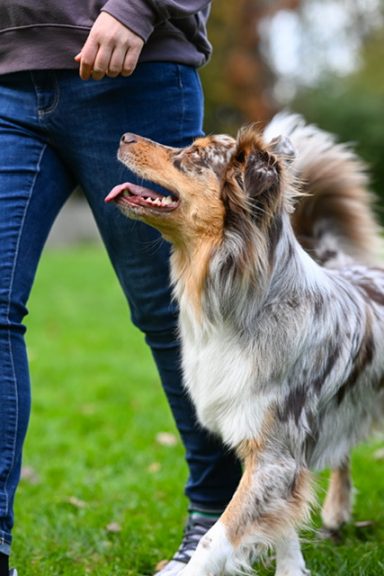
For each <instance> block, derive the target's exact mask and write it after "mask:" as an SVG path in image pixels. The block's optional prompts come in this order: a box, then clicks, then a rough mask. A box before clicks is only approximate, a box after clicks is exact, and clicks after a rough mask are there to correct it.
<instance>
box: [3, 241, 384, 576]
mask: <svg viewBox="0 0 384 576" xmlns="http://www.w3.org/2000/svg"><path fill="white" fill-rule="evenodd" d="M29 310H30V316H29V317H28V319H27V325H28V332H27V341H28V347H29V356H30V364H31V377H32V384H33V411H32V417H31V425H30V430H29V434H28V438H27V442H26V448H25V455H24V477H23V480H22V482H21V485H20V489H19V491H18V495H17V500H16V526H15V532H14V547H13V555H12V563H13V564H15V565H16V566H17V568H18V570H19V574H20V576H35V575H36V576H37V575H44V576H50V575H55V576H59V575H65V576H80V575H85V574H97V575H98V576H107V575H108V576H117V575H125V576H130V575H136V574H151V572H152V570H153V567H154V566H155V565H156V563H157V562H158V561H159V560H161V559H163V558H166V557H168V556H169V555H170V554H171V553H172V552H173V551H174V548H175V545H176V544H177V543H178V541H179V538H180V535H181V528H182V523H183V520H184V517H185V511H186V505H187V503H186V501H185V499H184V497H183V495H182V491H183V484H184V481H185V479H186V475H187V471H186V467H185V465H184V463H183V449H182V446H181V444H180V442H179V440H178V437H177V433H176V430H175V427H174V424H173V421H172V418H171V415H170V412H169V409H168V407H167V404H166V401H165V399H164V398H163V394H162V391H161V387H160V383H159V380H158V377H157V374H156V371H155V368H154V365H153V362H152V359H151V356H150V353H149V352H148V350H147V349H146V346H145V344H144V342H143V338H142V336H141V335H140V334H139V333H138V331H137V330H136V329H134V328H133V327H132V325H131V323H130V319H129V312H128V310H127V307H126V304H125V302H124V299H123V297H122V295H121V293H120V288H119V287H118V285H117V282H116V280H115V278H114V275H113V272H112V271H111V268H110V265H109V263H108V261H107V258H106V256H105V254H104V252H103V251H102V250H101V249H100V248H98V247H95V248H81V249H77V250H76V251H74V250H73V249H72V250H55V251H53V250H51V251H48V252H46V253H45V254H44V257H43V260H42V263H41V265H40V268H39V271H38V276H37V280H36V284H35V289H34V292H33V294H32V297H31V300H30V304H29ZM164 432H166V433H168V436H167V435H165V436H164V435H162V434H161V433H164ZM159 434H160V436H159ZM381 447H382V442H380V441H379V439H378V440H376V441H374V442H371V443H370V444H367V445H365V446H362V447H359V448H358V449H357V450H356V451H355V453H354V458H353V467H354V479H355V486H356V488H357V492H358V494H357V497H356V506H355V515H354V523H353V525H351V526H349V527H348V528H346V530H345V533H344V537H343V539H342V541H341V542H339V543H337V544H334V543H330V542H327V541H322V540H320V539H319V537H318V536H317V533H316V531H311V532H306V533H305V534H304V539H305V543H304V553H305V556H306V559H307V563H308V566H309V567H310V568H311V570H312V576H331V575H332V576H335V575H338V576H339V575H340V576H347V575H348V576H379V575H381V574H384V511H383V502H384V481H383V478H384V460H382V459H378V458H377V457H376V456H375V455H376V454H377V451H378V449H379V448H381ZM324 485H325V484H324V477H322V478H320V479H319V494H320V497H322V495H323V491H324ZM314 521H315V527H318V526H319V521H318V514H317V513H315V514H314ZM259 574H260V575H262V576H272V575H273V566H272V565H271V566H266V567H262V568H260V571H259ZM196 576H199V575H196Z"/></svg>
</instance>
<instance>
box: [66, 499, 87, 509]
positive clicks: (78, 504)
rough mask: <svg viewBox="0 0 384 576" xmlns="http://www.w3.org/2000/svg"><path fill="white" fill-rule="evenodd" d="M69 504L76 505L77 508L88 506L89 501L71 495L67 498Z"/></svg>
mask: <svg viewBox="0 0 384 576" xmlns="http://www.w3.org/2000/svg"><path fill="white" fill-rule="evenodd" d="M67 502H68V504H71V506H74V507H75V508H86V507H87V503H86V502H84V500H80V498H76V496H70V497H69V498H68V500H67Z"/></svg>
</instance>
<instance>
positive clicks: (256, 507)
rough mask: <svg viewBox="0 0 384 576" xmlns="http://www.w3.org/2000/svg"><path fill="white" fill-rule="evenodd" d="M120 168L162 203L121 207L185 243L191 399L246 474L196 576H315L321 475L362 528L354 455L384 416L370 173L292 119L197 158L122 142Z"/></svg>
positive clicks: (331, 524) (175, 274)
mask: <svg viewBox="0 0 384 576" xmlns="http://www.w3.org/2000/svg"><path fill="white" fill-rule="evenodd" d="M118 158H119V159H120V161H121V162H123V163H124V164H125V165H126V166H127V167H128V168H129V169H130V170H131V171H133V172H134V173H135V174H136V175H137V176H138V177H140V178H142V179H145V180H146V181H151V182H153V183H155V184H156V185H160V186H161V187H163V188H165V189H167V190H168V191H169V194H165V195H163V194H160V193H159V192H155V191H154V190H150V189H148V188H145V187H143V186H138V185H134V184H132V183H128V182H127V183H124V184H121V185H119V186H117V187H115V188H114V189H113V190H112V191H111V193H110V194H109V195H108V196H107V198H106V201H107V202H115V203H116V205H117V206H118V208H119V209H120V210H121V211H122V212H123V213H124V214H125V215H126V216H128V217H130V218H136V219H139V220H142V221H144V222H146V223H147V224H149V225H151V226H154V227H155V228H157V229H158V230H159V231H160V232H161V234H162V235H163V237H164V238H165V239H167V240H169V241H170V242H171V243H172V245H173V253H172V257H171V281H172V284H173V288H174V295H175V297H176V299H177V301H178V303H179V307H180V336H181V342H182V348H183V360H182V362H183V371H184V378H185V386H186V389H187V390H188V392H189V394H190V396H191V398H192V400H193V402H194V404H195V406H196V411H197V415H198V419H199V421H200V422H201V424H202V425H203V426H205V427H206V428H207V429H208V430H210V431H211V432H212V433H214V434H218V435H219V436H220V437H221V438H222V440H223V442H224V443H225V445H226V446H228V447H230V448H234V449H235V450H236V451H237V454H238V455H239V457H240V458H241V460H242V462H243V476H242V479H241V481H240V484H239V486H238V488H237V491H236V492H235V494H234V496H233V498H232V500H231V502H230V503H229V505H228V506H227V508H226V510H225V511H224V513H223V514H222V516H221V517H220V519H219V520H218V521H217V523H216V524H215V525H214V526H213V527H212V528H211V529H210V530H209V531H208V532H207V534H206V535H205V536H204V537H203V538H202V540H201V541H200V543H199V545H198V547H197V550H196V551H195V553H194V555H193V556H192V559H191V560H190V562H189V563H188V564H187V566H186V568H185V569H184V571H183V576H219V575H222V574H231V573H235V572H238V571H244V570H245V571H248V570H251V567H252V565H253V563H254V562H255V560H256V559H257V558H258V557H259V556H260V554H262V553H263V551H264V550H265V549H268V548H271V547H272V548H274V550H275V554H276V573H275V574H276V576H304V575H307V574H309V571H308V570H307V569H306V566H305V562H304V559H303V556H302V553H301V550H300V543H299V537H298V529H299V528H300V527H301V526H302V525H304V524H305V523H306V522H307V521H308V518H309V514H310V510H311V507H312V505H313V503H314V495H313V493H314V491H313V487H312V484H313V482H312V474H311V471H312V470H319V469H323V468H324V467H330V468H331V469H332V473H331V480H330V485H329V490H328V493H327V496H326V499H325V503H324V505H323V509H322V518H323V523H324V526H325V527H326V528H327V529H329V530H332V531H335V530H338V529H339V528H340V527H341V525H342V524H343V523H344V522H346V521H348V520H349V518H350V515H351V500H352V498H351V490H352V489H351V481H350V472H349V453H350V450H351V448H352V447H353V446H354V445H355V444H356V443H357V442H359V441H361V440H362V439H364V438H365V437H366V436H367V435H368V434H369V433H370V432H371V430H372V428H373V426H374V425H375V423H378V422H379V421H380V419H381V418H382V415H383V411H384V410H383V409H384V401H383V399H384V270H383V269H381V268H380V267H379V266H378V265H377V262H378V259H377V257H376V249H377V247H378V245H379V235H380V229H379V226H378V224H377V221H376V219H375V217H374V214H373V203H374V200H373V198H372V196H371V195H370V192H369V191H368V178H367V175H366V171H365V167H364V165H363V163H362V162H361V161H360V160H359V158H358V157H357V156H356V155H355V154H354V152H353V151H352V150H351V149H350V147H349V146H347V145H343V144H339V143H336V141H335V138H334V137H333V136H331V135H330V134H328V133H326V132H324V131H322V130H320V129H319V128H317V127H315V126H312V125H306V124H305V122H304V121H303V120H302V119H301V117H298V116H296V115H290V114H280V115H278V116H277V117H275V118H274V119H273V120H272V122H271V123H270V124H269V125H268V126H267V127H266V128H265V130H264V131H263V132H260V130H259V129H258V127H257V126H256V125H251V126H248V127H246V128H243V129H242V130H240V132H239V134H238V136H237V138H236V139H234V138H232V137H230V136H226V135H217V136H214V135H212V136H205V137H202V138H198V139H197V140H196V141H195V142H194V143H193V144H192V145H191V146H189V147H187V148H183V149H176V148H170V147H167V146H163V145H160V144H158V143H155V142H153V141H150V140H148V139H145V138H142V137H140V136H137V135H134V134H129V133H127V134H124V136H123V137H122V139H121V143H120V147H119V151H118Z"/></svg>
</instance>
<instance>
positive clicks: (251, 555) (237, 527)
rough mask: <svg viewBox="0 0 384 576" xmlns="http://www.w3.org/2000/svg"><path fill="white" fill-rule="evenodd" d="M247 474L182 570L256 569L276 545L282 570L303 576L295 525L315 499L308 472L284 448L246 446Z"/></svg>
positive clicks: (214, 574) (191, 574)
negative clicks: (256, 563) (263, 555)
mask: <svg viewBox="0 0 384 576" xmlns="http://www.w3.org/2000/svg"><path fill="white" fill-rule="evenodd" d="M241 454H242V456H243V461H244V474H243V477H242V479H241V481H240V484H239V486H238V489H237V490H236V492H235V494H234V496H233V498H232V500H231V502H230V503H229V505H228V506H227V508H226V510H225V511H224V513H223V514H222V516H221V517H220V519H219V520H218V522H216V524H215V525H214V526H213V527H212V528H211V529H210V530H209V531H208V532H207V534H206V535H205V536H204V537H203V538H202V539H201V541H200V543H199V545H198V547H197V549H196V552H195V553H194V555H193V556H192V559H191V560H190V562H189V564H188V565H187V566H186V568H185V569H184V571H183V576H219V575H222V574H233V573H234V572H236V571H242V572H244V571H251V569H252V563H253V562H254V561H255V559H256V558H257V556H258V555H260V553H261V552H263V551H265V549H266V548H268V547H271V546H276V547H277V552H278V565H277V572H276V574H277V575H278V576H304V575H305V574H308V572H307V571H306V570H305V566H304V560H303V558H302V555H301V552H300V547H299V545H298V539H297V536H296V534H295V531H294V526H296V525H298V524H300V523H301V522H302V521H303V520H304V519H305V518H306V516H307V514H308V511H309V503H310V500H311V490H310V482H309V475H308V472H307V471H306V470H304V469H300V468H298V466H297V464H296V462H295V460H294V459H293V458H292V457H291V456H290V455H289V454H288V453H285V452H284V453H282V452H281V451H280V449H279V448H276V450H275V449H271V448H269V449H268V450H262V449H261V448H260V446H259V444H258V443H256V442H247V443H245V445H244V446H243V447H242V449H241Z"/></svg>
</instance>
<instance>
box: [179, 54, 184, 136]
mask: <svg viewBox="0 0 384 576" xmlns="http://www.w3.org/2000/svg"><path fill="white" fill-rule="evenodd" d="M177 72H178V76H179V88H180V92H181V98H180V100H181V118H180V134H179V141H180V142H181V141H182V139H183V133H184V130H183V127H184V118H185V98H184V84H183V77H182V67H181V66H180V64H178V65H177Z"/></svg>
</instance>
